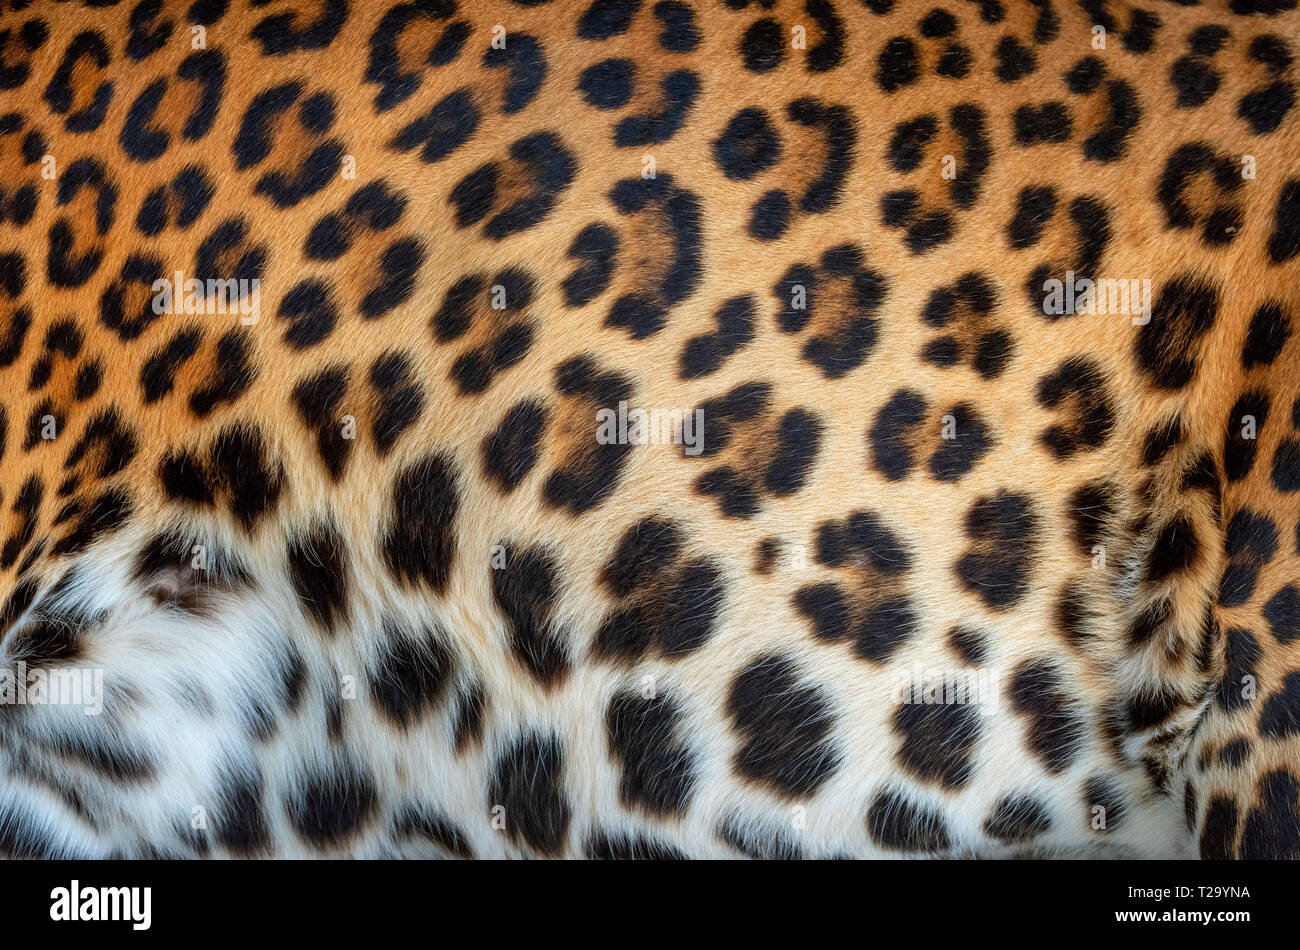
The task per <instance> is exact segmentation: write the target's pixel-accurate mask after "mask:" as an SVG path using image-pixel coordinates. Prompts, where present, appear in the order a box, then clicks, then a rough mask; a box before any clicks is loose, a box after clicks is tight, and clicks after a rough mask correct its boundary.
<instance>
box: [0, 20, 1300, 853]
mask: <svg viewBox="0 0 1300 950" xmlns="http://www.w3.org/2000/svg"><path fill="white" fill-rule="evenodd" d="M1297 55H1300V13H1297V11H1296V9H1295V0H1231V2H1227V3H1223V2H1218V0H1215V2H1200V3H1197V2H1196V0H1183V2H1178V3H1169V2H1160V0H1144V2H1140V3H1138V2H1134V3H1129V2H1116V0H1083V2H1075V0H982V2H979V3H976V2H965V0H925V2H916V0H862V2H859V0H798V2H793V0H757V2H747V0H727V2H704V0H701V2H684V0H660V2H652V0H646V2H639V0H594V2H588V0H555V2H545V0H531V2H504V0H478V2H469V0H462V2H459V3H458V2H456V0H426V2H415V3H406V2H401V3H393V2H388V0H271V2H263V3H252V4H248V3H243V2H227V0H194V2H173V0H140V2H136V0H124V2H117V3H114V2H107V3H105V2H95V3H56V2H48V0H35V2H29V0H0V169H3V175H2V176H0V605H2V606H0V635H2V636H3V641H2V649H3V657H2V658H3V663H2V664H0V666H3V667H4V668H5V669H7V670H10V671H14V675H11V677H10V686H11V690H10V692H9V693H6V694H5V696H7V697H8V698H4V697H0V698H4V701H3V702H0V774H3V780H0V853H3V854H6V855H8V856H12V857H34V856H40V857H49V856H57V857H83V856H84V857H103V856H111V855H118V856H128V857H149V856H159V855H163V856H176V857H197V856H213V857H220V856H232V857H307V856H322V857H337V856H359V857H387V856H409V857H416V856H457V857H469V856H473V857H480V858H483V857H516V856H541V857H569V856H585V857H634V858H675V857H740V856H753V857H811V858H817V857H844V856H848V857H897V856H950V857H962V856H987V857H999V856H1011V855H1034V856H1044V857H1052V856H1123V855H1128V856H1139V857H1177V856H1190V855H1196V854H1199V855H1202V856H1205V857H1243V858H1257V857H1277V858H1283V857H1285V858H1293V857H1296V856H1297V855H1300V803H1298V794H1300V504H1298V500H1300V342H1298V341H1297V339H1296V333H1295V326H1296V320H1297V319H1298V318H1300V280H1298V277H1300V108H1297V107H1296V97H1297V83H1298V82H1300V65H1297V62H1296V57H1297ZM190 281H198V282H200V285H199V287H200V288H201V289H199V290H197V291H195V290H194V289H193V287H192V286H191V285H190V284H189V282H190ZM225 281H233V282H234V283H231V284H226V283H214V282H225ZM230 288H233V295H228V296H229V299H228V301H227V302H228V303H229V304H230V306H228V307H226V308H224V309H225V310H227V311H228V312H215V311H218V310H220V309H222V308H221V307H219V306H218V304H219V302H220V301H221V300H222V299H223V298H222V294H223V293H226V292H227V291H228V290H229V289H230ZM1089 288H1092V290H1093V292H1092V293H1091V295H1090V294H1089ZM1121 294H1123V296H1122V297H1121ZM163 295H170V297H169V298H167V299H164V296H163ZM160 301H162V303H161V304H160ZM620 407H621V408H620ZM697 411H698V414H697ZM642 414H644V415H642ZM611 418H612V420H613V422H612V423H611V421H610V420H611ZM665 419H666V420H668V421H667V422H665V421H664V420H665ZM620 420H622V422H623V423H624V426H623V427H620ZM696 420H699V424H698V426H696ZM642 422H645V423H646V425H645V426H644V427H642V426H641V425H640V423H642ZM650 423H653V425H652V424H650ZM610 426H612V428H610ZM607 436H612V438H610V437H607ZM20 670H21V671H22V674H21V677H17V671H20ZM55 671H62V672H63V673H68V674H70V675H73V676H74V677H81V679H79V680H77V681H78V682H84V683H85V684H87V689H91V690H92V692H93V688H94V685H95V684H96V683H98V684H100V685H101V686H102V693H101V694H98V695H99V697H100V700H101V703H100V705H101V708H98V709H95V710H92V709H90V708H89V707H87V706H86V705H85V704H84V703H82V704H78V703H74V702H61V703H56V702H42V701H40V691H39V688H37V689H36V690H35V692H34V693H33V694H32V695H26V686H27V685H28V682H29V680H30V681H31V682H32V683H37V682H39V681H40V680H41V679H42V678H43V677H44V678H45V681H46V682H47V683H52V682H53V679H52V676H53V674H54V672H55ZM33 676H34V677H35V679H31V677H33ZM20 680H21V686H22V689H20V688H19V685H20ZM954 684H955V685H954ZM51 689H52V687H51ZM954 689H955V692H954ZM945 690H947V691H945ZM49 695H51V696H52V695H54V694H53V692H51V693H50V694H49ZM88 695H89V694H88ZM20 697H21V698H20ZM47 698H48V697H47ZM83 698H84V697H83Z"/></svg>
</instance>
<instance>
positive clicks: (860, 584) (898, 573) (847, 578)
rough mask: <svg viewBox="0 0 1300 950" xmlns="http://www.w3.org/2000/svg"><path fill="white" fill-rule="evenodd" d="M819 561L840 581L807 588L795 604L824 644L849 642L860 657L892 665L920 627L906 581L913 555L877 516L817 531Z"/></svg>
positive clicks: (863, 514)
mask: <svg viewBox="0 0 1300 950" xmlns="http://www.w3.org/2000/svg"><path fill="white" fill-rule="evenodd" d="M816 541H817V546H816V561H817V563H818V564H821V565H823V566H824V567H827V568H831V569H833V570H834V571H835V572H836V577H837V578H838V579H837V580H834V581H824V582H821V583H817V584H810V585H807V586H804V587H801V588H800V589H799V590H798V591H796V592H795V594H794V596H793V598H792V603H793V606H794V608H795V610H796V611H797V612H798V613H799V614H800V615H801V616H803V617H804V618H806V619H807V620H808V622H809V624H811V626H812V628H813V634H814V636H816V637H817V639H819V640H824V641H828V642H840V641H844V640H849V641H851V642H852V644H853V652H854V654H855V655H856V656H858V657H861V658H862V659H864V660H869V661H871V662H873V663H884V662H887V661H888V659H889V658H890V656H892V655H893V654H894V652H895V651H896V650H897V649H898V648H899V647H900V646H901V645H902V644H903V643H904V642H906V641H907V639H908V638H910V637H911V636H913V635H914V634H915V633H916V631H917V628H918V627H919V621H918V617H917V613H916V609H915V608H914V607H913V605H912V602H911V600H910V599H909V598H908V595H907V591H906V585H905V583H904V582H905V580H906V577H907V572H908V569H909V568H910V567H911V563H912V556H911V553H910V552H909V551H908V549H907V548H906V546H905V545H904V544H903V542H902V541H901V540H900V539H899V537H898V535H897V534H895V533H894V531H892V530H891V529H890V528H889V527H888V526H887V525H886V524H885V523H884V522H883V521H882V520H881V518H880V516H879V515H877V514H876V513H874V512H870V511H860V512H855V513H853V514H851V515H849V516H848V517H847V518H845V519H844V520H843V521H824V522H822V523H821V524H820V525H818V528H817V539H816Z"/></svg>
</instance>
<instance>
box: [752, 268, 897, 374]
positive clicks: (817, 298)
mask: <svg viewBox="0 0 1300 950" xmlns="http://www.w3.org/2000/svg"><path fill="white" fill-rule="evenodd" d="M886 293H887V284H886V282H885V278H884V276H883V275H881V274H880V273H879V272H878V271H876V270H874V269H873V268H871V267H869V266H868V265H867V263H866V259H865V256H864V255H863V253H862V250H861V248H859V247H857V246H856V245H853V244H843V245H839V246H837V247H833V248H830V249H829V250H828V251H826V252H825V253H824V254H822V257H821V261H820V262H819V263H818V264H817V265H812V264H796V265H795V266H794V267H792V268H790V270H788V271H786V273H785V275H784V276H783V277H782V278H781V279H780V280H779V281H778V282H777V283H776V285H775V286H774V287H773V288H772V294H773V296H775V297H776V299H777V303H778V306H779V307H780V308H781V309H780V310H779V311H778V312H777V317H776V320H777V326H778V328H779V329H780V330H781V332H782V333H788V334H799V335H802V336H804V337H805V339H804V344H803V347H802V348H801V350H800V356H801V357H802V358H803V359H804V360H805V361H806V362H808V363H811V364H812V365H814V366H816V367H817V368H818V369H819V370H821V373H822V375H823V376H825V377H826V378H827V379H838V378H839V377H841V376H843V375H845V374H846V373H848V372H850V371H851V370H854V369H857V368H858V367H859V366H861V365H862V364H863V363H864V362H866V359H867V357H868V356H869V355H870V353H871V350H872V348H873V347H874V346H875V344H876V339H877V335H878V332H879V320H878V318H877V317H876V314H877V312H878V311H879V310H880V306H881V304H882V303H883V302H884V299H885V295H886Z"/></svg>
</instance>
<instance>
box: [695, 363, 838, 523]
mask: <svg viewBox="0 0 1300 950" xmlns="http://www.w3.org/2000/svg"><path fill="white" fill-rule="evenodd" d="M771 390H772V387H771V386H770V385H769V384H767V383H756V382H755V383H743V384H741V385H739V386H737V387H736V388H734V389H732V390H731V391H730V392H727V393H724V394H723V395H721V396H715V397H714V398H712V399H708V400H706V401H705V402H703V403H701V404H700V406H699V407H698V408H697V409H696V410H695V412H696V413H699V414H701V415H697V416H696V417H695V418H702V419H703V423H704V424H703V426H702V430H703V431H702V433H701V432H697V435H698V436H699V437H700V438H701V440H702V443H703V445H702V447H701V451H700V452H699V454H698V455H695V456H688V457H690V458H695V459H697V460H701V461H706V462H708V463H710V467H709V469H708V470H707V471H705V472H703V473H702V474H701V475H699V476H697V477H696V479H695V481H694V488H695V491H697V492H698V493H700V494H701V495H706V496H709V497H712V498H714V499H715V500H716V501H717V504H718V508H719V510H720V511H721V512H722V513H723V514H724V515H726V516H727V517H730V518H752V517H754V516H755V515H756V514H758V512H759V511H760V510H761V509H762V506H763V498H764V496H770V497H772V498H783V497H786V496H789V495H793V494H795V493H796V492H798V491H799V490H800V489H801V488H802V487H803V486H804V484H805V482H806V481H807V480H808V476H809V474H810V473H811V472H812V469H813V466H814V465H815V464H816V461H817V457H818V453H819V452H820V449H821V443H822V432H823V429H824V425H823V423H822V421H821V419H820V418H819V417H818V416H817V415H816V413H814V412H813V411H812V410H811V409H807V408H805V407H796V408H793V409H788V410H786V411H785V412H784V413H783V414H782V415H781V416H780V417H779V418H777V417H776V413H775V410H774V408H773V406H772V399H771ZM683 452H685V448H683Z"/></svg>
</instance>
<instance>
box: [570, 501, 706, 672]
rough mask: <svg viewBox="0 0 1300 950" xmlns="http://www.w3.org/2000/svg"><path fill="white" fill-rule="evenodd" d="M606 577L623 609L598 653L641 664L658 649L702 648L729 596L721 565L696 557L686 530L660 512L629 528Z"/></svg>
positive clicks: (606, 624) (597, 645) (599, 640)
mask: <svg viewBox="0 0 1300 950" xmlns="http://www.w3.org/2000/svg"><path fill="white" fill-rule="evenodd" d="M601 581H602V583H603V584H604V586H605V588H606V589H607V590H608V591H609V592H610V594H611V595H612V596H613V597H614V598H615V599H616V601H617V606H616V607H615V608H614V610H613V611H612V612H611V613H609V614H607V615H606V617H605V618H604V620H602V621H601V624H600V628H599V629H598V630H597V632H596V638H595V640H594V641H593V643H592V650H593V651H594V652H595V654H596V655H597V656H598V657H600V658H602V659H605V660H608V661H612V662H621V663H636V662H638V661H640V660H642V659H644V658H645V657H646V655H647V654H648V653H650V652H651V651H652V650H653V651H655V652H656V653H658V654H659V655H662V656H664V657H667V658H670V659H671V658H675V657H681V656H684V655H686V654H688V653H691V652H693V651H695V650H698V649H699V648H700V647H701V646H703V645H704V644H705V643H706V642H707V641H708V640H709V638H710V637H711V636H712V635H713V633H714V626H715V624H716V623H717V621H718V619H719V616H720V614H721V612H722V609H723V606H724V603H725V598H726V584H725V581H724V576H723V573H722V570H721V567H720V565H719V564H718V562H717V561H716V560H715V559H712V558H708V557H702V556H695V557H692V556H691V555H690V553H689V552H688V551H687V549H686V535H685V531H684V530H683V529H682V527H681V526H680V525H678V524H677V523H675V522H673V521H669V520H666V519H664V518H661V517H658V516H652V517H648V518H643V519H642V520H641V521H639V522H637V523H636V524H634V525H633V526H632V527H630V528H628V529H627V531H625V532H624V534H623V536H622V538H621V539H620V540H619V543H618V546H617V547H616V548H615V550H614V553H613V554H612V555H611V556H610V559H609V561H608V562H607V563H606V564H605V568H604V571H603V572H602V574H601Z"/></svg>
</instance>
